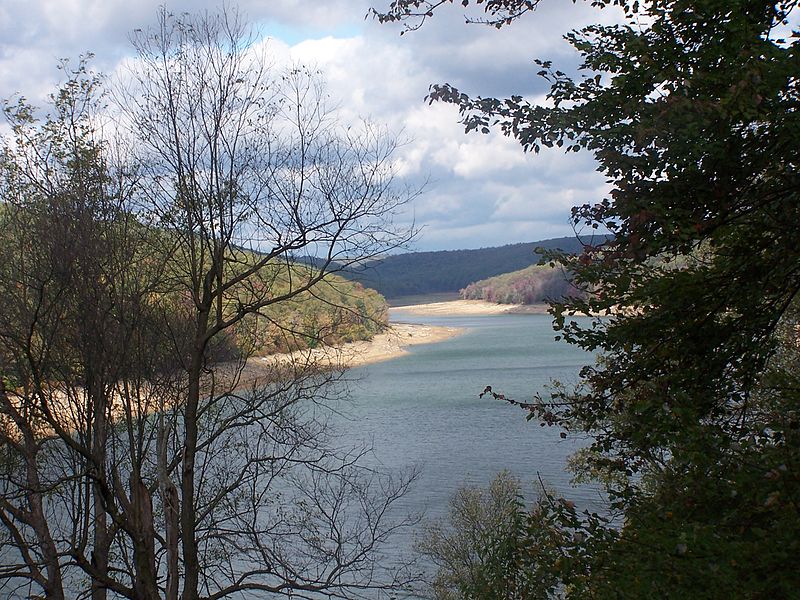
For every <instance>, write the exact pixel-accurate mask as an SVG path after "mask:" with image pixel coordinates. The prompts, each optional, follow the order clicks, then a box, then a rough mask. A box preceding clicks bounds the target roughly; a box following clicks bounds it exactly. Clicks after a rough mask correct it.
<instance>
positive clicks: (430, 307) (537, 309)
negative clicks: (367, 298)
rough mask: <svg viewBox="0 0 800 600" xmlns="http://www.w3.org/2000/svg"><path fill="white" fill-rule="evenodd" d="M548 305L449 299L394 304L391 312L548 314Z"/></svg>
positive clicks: (425, 314)
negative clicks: (403, 304)
mask: <svg viewBox="0 0 800 600" xmlns="http://www.w3.org/2000/svg"><path fill="white" fill-rule="evenodd" d="M547 309H548V305H547V304H544V303H541V304H497V303H495V302H487V301H485V300H449V301H447V302H430V303H427V304H411V305H409V306H393V307H391V308H389V314H390V315H391V314H396V313H408V314H411V315H420V316H431V317H435V316H465V317H467V316H480V315H502V314H535V315H539V314H541V315H544V314H547Z"/></svg>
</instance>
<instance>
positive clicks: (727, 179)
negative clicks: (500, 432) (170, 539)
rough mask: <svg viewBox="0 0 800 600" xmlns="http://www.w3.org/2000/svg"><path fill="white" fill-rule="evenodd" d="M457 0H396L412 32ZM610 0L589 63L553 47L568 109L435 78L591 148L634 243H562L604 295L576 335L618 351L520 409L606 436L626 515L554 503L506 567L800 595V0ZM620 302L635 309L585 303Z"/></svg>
mask: <svg viewBox="0 0 800 600" xmlns="http://www.w3.org/2000/svg"><path fill="white" fill-rule="evenodd" d="M451 4H452V3H451V2H447V1H441V2H432V1H431V2H429V1H427V0H395V1H394V2H392V3H391V5H389V6H388V12H387V13H385V14H382V15H379V16H380V18H381V20H383V21H403V22H405V23H407V24H408V26H409V28H411V29H413V28H414V27H418V26H420V25H422V24H423V22H424V21H425V19H429V18H432V17H434V15H435V14H436V12H437V11H439V10H444V9H446V8H447V6H448V5H451ZM462 4H463V5H464V6H465V7H468V8H467V9H468V10H469V7H470V6H477V7H478V8H477V10H478V11H480V12H479V14H477V15H475V14H474V13H472V15H473V16H472V20H473V21H475V20H478V21H481V22H483V23H485V24H486V23H488V24H489V25H493V26H496V27H503V26H513V24H514V23H515V22H516V21H517V20H518V19H521V18H533V19H535V18H536V15H535V8H536V6H537V5H538V4H539V2H538V1H536V0H533V1H528V0H511V1H507V0H502V1H500V0H497V1H495V0H486V1H484V2H481V1H478V2H477V3H475V2H470V1H469V0H465V1H464V2H462ZM592 4H593V5H594V6H597V7H599V8H603V7H608V6H611V5H615V6H618V7H620V8H621V9H622V11H623V12H624V18H622V22H620V23H619V24H617V25H593V26H588V27H585V28H583V29H581V30H579V31H573V32H568V33H567V34H566V39H567V40H568V41H569V42H570V43H571V44H572V45H573V47H574V48H575V49H576V50H577V51H578V52H579V53H580V55H581V57H582V59H583V64H582V70H583V73H582V74H581V75H580V76H579V77H571V76H569V75H567V74H565V73H563V72H561V71H558V70H557V69H556V68H555V67H554V66H553V65H552V64H551V63H550V62H549V61H547V60H542V61H539V65H540V69H541V72H540V74H541V75H542V76H543V77H545V78H546V79H547V80H548V81H549V82H550V84H551V87H550V92H549V94H548V100H549V104H547V105H534V104H531V103H530V102H528V101H527V100H526V99H525V98H523V97H521V96H512V97H510V98H505V99H504V98H483V97H470V96H469V95H468V94H465V93H462V92H461V91H459V90H456V89H454V88H453V87H452V86H449V85H446V84H445V85H434V86H432V88H431V94H430V96H431V98H432V99H433V100H436V101H446V102H451V103H454V104H456V105H457V106H458V107H459V109H460V111H461V116H462V119H463V123H464V124H465V127H466V129H467V131H473V130H475V131H482V130H488V129H489V128H491V127H499V128H500V129H501V130H502V131H503V132H505V133H506V134H507V135H510V136H513V137H515V138H516V139H517V140H518V141H519V142H520V144H521V145H522V147H523V149H524V150H527V151H531V150H532V151H538V150H539V149H540V148H542V147H554V146H557V147H560V148H564V149H565V150H566V151H573V150H574V151H579V150H587V151H589V152H592V153H593V154H594V156H595V157H596V158H597V160H598V162H599V165H600V168H601V170H602V172H603V173H604V174H605V175H606V176H607V178H608V180H609V181H610V183H611V184H612V190H611V192H610V194H609V196H608V197H607V198H603V199H600V198H598V199H597V201H596V202H595V203H593V204H589V205H585V206H580V207H576V208H575V209H574V210H573V220H574V222H575V224H576V226H582V225H588V226H598V227H601V226H602V227H607V228H608V229H609V230H610V231H611V232H612V233H613V234H614V239H613V240H612V241H609V242H607V243H605V244H602V245H598V246H596V247H590V248H587V249H586V250H585V251H584V252H583V254H582V255H581V256H579V257H564V256H562V257H555V256H554V257H553V258H554V260H557V261H558V262H560V263H561V264H563V265H564V266H565V268H567V269H569V270H570V271H572V272H574V273H575V281H576V283H577V284H578V285H579V286H582V287H583V289H585V291H586V292H587V294H588V295H587V297H585V298H572V299H569V300H566V301H564V302H560V303H556V304H555V305H553V307H552V313H553V315H554V319H555V326H556V329H557V330H558V331H559V334H560V335H561V336H563V337H564V338H565V339H566V340H567V341H568V342H570V343H573V344H577V345H579V346H581V347H582V348H585V349H586V350H588V351H591V352H597V353H599V354H600V358H599V360H598V362H597V364H594V365H589V366H587V367H585V368H584V369H583V371H582V383H581V385H580V387H578V388H577V389H574V390H572V389H559V388H556V389H555V391H554V393H553V394H552V395H549V396H545V397H542V398H540V399H538V401H536V402H532V403H523V404H521V406H522V407H523V408H524V409H525V410H526V411H528V412H529V414H530V416H531V417H532V418H537V419H541V420H542V421H543V422H544V423H548V424H551V425H558V426H561V427H563V428H564V434H565V435H569V434H571V433H573V432H574V433H575V434H588V435H589V436H591V440H592V442H591V444H590V446H589V447H588V448H587V449H585V450H584V451H583V452H582V453H581V454H580V455H579V456H578V457H576V460H575V466H576V468H577V469H578V473H579V474H580V475H581V476H582V477H588V478H593V479H596V480H598V481H600V482H602V483H603V484H604V485H605V486H606V488H607V490H608V493H609V497H610V499H611V503H612V507H613V508H614V509H616V510H617V511H619V512H620V513H621V515H622V519H620V521H619V522H618V524H617V526H611V525H610V524H609V523H607V522H606V521H605V519H603V518H601V517H599V516H597V515H590V514H580V513H579V512H578V511H577V510H576V508H575V507H574V505H573V504H572V503H570V502H568V501H566V500H563V499H557V498H552V497H548V498H546V500H545V502H544V503H543V504H542V505H541V506H544V508H545V510H544V511H541V510H537V512H535V513H533V514H532V515H531V517H530V519H529V520H527V522H526V524H525V526H523V527H522V528H521V529H520V531H521V533H523V534H524V535H523V538H522V539H521V541H519V542H518V543H519V544H520V546H521V547H522V548H523V549H524V550H525V552H527V559H526V560H516V561H514V562H513V564H508V571H507V572H506V573H500V574H497V573H496V574H495V575H496V576H497V577H500V578H501V579H504V578H514V577H515V576H516V573H517V569H525V570H533V571H534V572H541V573H542V574H543V575H544V574H546V573H548V572H549V573H553V574H555V575H556V576H557V579H558V580H559V581H560V583H558V584H547V585H546V589H544V590H543V591H542V593H543V595H550V596H552V595H565V596H567V597H571V598H637V599H638V598H688V597H691V598H790V597H793V596H795V595H796V593H797V589H798V587H799V586H800V580H798V573H800V571H798V569H797V552H798V550H799V549H800V548H798V543H800V542H798V538H800V535H799V534H800V530H799V528H798V523H800V519H799V518H798V517H800V514H798V504H797V499H798V497H800V472H798V464H800V438H798V432H800V427H798V419H797V415H798V409H800V397H799V396H798V391H797V390H798V389H800V386H798V379H797V378H798V375H797V370H796V364H797V360H798V342H797V336H798V333H797V332H798V300H797V294H798V291H800V269H798V265H799V264H800V239H798V237H800V228H798V227H797V223H798V221H799V220H800V219H798V217H800V215H798V206H800V203H798V193H799V192H800V173H798V161H799V160H800V156H798V152H800V146H798V144H797V140H798V139H800V120H799V119H798V114H800V112H799V111H798V106H799V105H800V88H798V73H800V63H798V47H800V46H799V44H800V41H798V39H799V36H798V33H797V32H793V31H791V30H790V28H789V27H788V26H787V23H788V19H790V18H796V15H797V2H796V1H795V0H773V1H766V0H725V1H720V0H638V1H635V2H634V1H628V0H614V1H611V0H598V1H596V2H592ZM481 9H482V10H481ZM530 13H533V14H530ZM601 284H602V285H601ZM597 289H600V290H601V292H599V293H596V294H592V293H591V291H592V290H597ZM617 304H620V305H622V306H625V307H627V308H628V309H629V310H625V311H624V312H622V313H616V314H614V315H613V317H611V318H608V319H589V320H569V319H568V318H567V317H568V316H569V315H573V314H583V315H587V316H590V315H592V314H598V313H601V314H602V313H603V312H604V311H612V313H613V312H614V309H615V305H617ZM587 323H590V325H587ZM492 383H494V384H495V388H497V387H498V386H497V382H492ZM487 394H489V395H494V396H495V397H496V398H500V399H504V398H503V397H502V396H501V395H499V394H496V392H492V391H491V390H487ZM516 404H519V403H516ZM543 534H547V535H543ZM542 581H546V579H545V578H544V577H542ZM456 597H465V598H477V597H479V595H476V594H475V593H473V592H472V591H471V590H466V591H463V590H462V591H461V592H459V593H458V595H457V596H456Z"/></svg>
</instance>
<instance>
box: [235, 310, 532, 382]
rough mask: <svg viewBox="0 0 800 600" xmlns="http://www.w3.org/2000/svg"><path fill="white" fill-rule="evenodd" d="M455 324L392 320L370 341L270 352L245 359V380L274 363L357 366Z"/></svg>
mask: <svg viewBox="0 0 800 600" xmlns="http://www.w3.org/2000/svg"><path fill="white" fill-rule="evenodd" d="M546 312H547V305H546V304H537V305H530V306H523V305H519V304H494V303H492V302H484V301H483V300H452V301H448V302H433V303H430V304H414V305H410V306H398V307H393V308H390V309H389V313H390V315H391V317H392V318H393V319H394V318H397V317H400V318H402V315H403V314H411V315H416V316H470V315H496V314H503V313H546ZM463 331H464V329H460V328H458V327H443V326H437V325H423V324H417V323H393V324H392V325H390V327H389V328H388V330H387V331H386V332H384V333H381V334H379V335H376V336H375V337H374V338H373V339H372V340H370V341H360V342H352V343H349V344H344V345H342V346H336V347H324V348H315V349H313V350H301V351H298V352H292V353H291V354H273V355H271V356H267V357H263V358H251V359H250V360H249V361H248V363H247V369H246V370H247V373H246V374H245V376H244V379H245V380H252V379H255V378H258V377H259V376H261V375H263V374H265V373H266V371H265V369H270V371H271V369H272V367H274V365H275V364H276V363H278V364H284V365H285V364H289V363H295V364H319V365H324V366H327V367H332V368H342V367H359V366H361V365H366V364H370V363H375V362H381V361H384V360H390V359H392V358H397V357H398V356H402V355H403V354H406V353H407V350H406V348H407V347H408V346H414V345H416V344H432V343H435V342H441V341H442V340H446V339H448V338H451V337H453V336H456V335H458V334H460V333H462V332H463Z"/></svg>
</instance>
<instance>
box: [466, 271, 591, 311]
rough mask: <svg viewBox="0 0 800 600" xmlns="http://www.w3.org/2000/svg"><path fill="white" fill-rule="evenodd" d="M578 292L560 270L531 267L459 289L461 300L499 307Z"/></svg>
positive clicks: (542, 300)
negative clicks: (498, 304)
mask: <svg viewBox="0 0 800 600" xmlns="http://www.w3.org/2000/svg"><path fill="white" fill-rule="evenodd" d="M579 295H580V292H579V291H578V289H577V288H576V287H575V286H574V285H573V284H572V283H571V282H570V277H569V276H568V275H567V274H566V273H565V272H564V271H563V270H562V269H560V268H557V267H551V266H550V265H531V266H530V267H525V268H524V269H521V270H519V271H513V272H511V273H505V274H503V275H496V276H494V277H490V278H488V279H483V280H481V281H476V282H475V283H471V284H469V285H468V286H466V287H465V288H464V289H462V290H461V297H462V298H464V299H465V300H486V301H487V302H498V303H500V304H537V303H540V302H545V301H547V300H550V299H553V300H556V299H560V298H565V297H568V296H579Z"/></svg>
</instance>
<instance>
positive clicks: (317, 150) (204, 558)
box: [0, 10, 410, 600]
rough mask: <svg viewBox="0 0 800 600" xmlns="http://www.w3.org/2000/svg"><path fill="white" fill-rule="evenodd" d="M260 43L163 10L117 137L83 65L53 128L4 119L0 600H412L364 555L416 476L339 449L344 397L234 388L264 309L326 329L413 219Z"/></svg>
mask: <svg viewBox="0 0 800 600" xmlns="http://www.w3.org/2000/svg"><path fill="white" fill-rule="evenodd" d="M254 41H255V40H254V38H253V37H251V36H250V35H249V34H248V30H247V28H246V27H244V26H243V25H242V24H241V23H240V21H239V19H238V17H237V15H236V14H235V13H234V12H232V11H230V10H228V11H223V12H221V13H217V14H211V15H209V14H207V15H205V16H203V17H197V18H195V17H192V16H191V15H182V16H180V17H177V16H174V15H171V14H169V13H167V12H166V10H162V11H161V13H160V20H159V25H158V27H156V29H154V30H150V31H141V32H137V34H136V35H135V38H134V44H135V47H136V50H137V54H138V56H137V59H136V60H135V61H132V62H131V63H130V65H131V72H130V73H129V77H128V78H127V81H128V83H129V87H128V88H127V89H125V90H116V92H115V95H114V99H115V101H118V104H115V106H116V108H114V109H113V112H112V116H113V117H114V119H113V122H116V123H119V124H121V125H123V126H124V127H126V129H123V130H121V131H119V132H112V128H111V122H110V121H109V120H106V117H107V116H108V115H109V112H108V111H107V110H104V107H103V105H104V103H105V102H106V100H107V98H104V97H102V96H101V95H100V80H99V78H98V77H97V76H95V75H94V74H92V73H91V72H88V71H87V68H86V65H85V63H81V64H80V65H79V66H78V67H77V68H76V69H75V70H73V71H70V70H69V67H68V65H65V73H66V75H67V77H68V80H67V81H66V83H65V84H64V85H63V86H62V88H61V89H60V90H58V91H57V92H56V93H55V94H54V96H53V98H52V100H53V105H52V108H51V111H50V113H49V115H48V116H47V117H46V118H45V119H44V121H39V120H38V119H37V117H36V111H35V110H34V109H33V108H32V107H30V106H29V105H27V104H26V103H25V102H24V101H23V100H20V101H19V102H18V103H16V104H14V105H9V106H6V107H5V108H6V110H5V112H6V116H7V119H8V121H9V124H10V126H11V128H12V134H11V135H10V136H9V137H8V138H7V139H6V140H4V144H3V153H2V157H0V161H1V162H0V169H1V171H2V179H0V193H1V194H2V210H0V220H2V227H1V228H0V235H2V247H3V248H4V251H3V253H2V254H0V294H2V296H3V299H4V301H3V308H2V310H0V325H1V327H0V369H1V370H2V373H1V374H2V377H1V378H0V452H1V453H2V454H1V455H0V525H1V526H2V527H0V531H1V533H0V554H2V567H0V590H2V594H3V595H4V596H7V597H14V596H17V597H47V598H53V599H59V598H68V597H90V598H92V600H105V599H106V598H111V597H123V598H131V599H134V598H135V599H137V600H141V599H155V598H167V599H169V600H176V599H177V598H178V597H181V598H183V599H184V600H194V599H197V598H200V597H203V598H224V597H230V596H237V597H238V596H240V595H242V594H247V593H250V594H272V593H279V594H291V593H292V592H295V593H297V594H299V595H302V596H304V597H322V596H324V597H330V596H331V595H333V596H339V597H349V596H353V595H357V594H362V593H370V592H369V591H370V590H376V589H385V588H395V587H397V586H400V585H402V584H403V583H404V582H405V581H408V577H409V575H408V574H407V573H405V572H404V571H403V569H402V565H384V564H382V563H380V562H379V561H378V560H377V555H376V551H378V550H379V549H380V548H381V546H382V544H384V543H385V542H386V540H387V538H388V536H389V535H390V534H391V533H392V532H393V531H395V530H396V529H397V528H398V527H403V526H404V525H407V524H408V521H406V520H404V519H403V518H402V517H400V518H398V519H393V520H390V519H389V517H388V515H387V509H388V507H389V506H390V505H391V504H393V503H394V502H395V501H396V500H397V499H398V498H399V497H400V496H402V494H403V493H404V492H405V490H406V489H407V486H408V484H409V481H410V475H409V474H406V475H400V476H399V477H390V476H388V475H385V474H381V473H379V472H376V471H375V469H374V468H367V467H365V466H362V465H361V460H360V459H361V457H362V456H363V453H364V452H366V449H341V448H339V447H338V444H337V443H336V442H335V440H334V439H332V438H331V433H330V432H329V431H328V429H327V421H328V419H327V415H328V414H329V411H330V410H331V409H332V408H333V407H332V405H331V403H333V402H335V401H336V399H337V395H338V394H339V393H340V392H337V389H338V388H332V387H330V385H329V384H330V383H335V382H336V381H337V380H338V378H339V376H340V373H338V372H335V371H330V370H322V369H319V368H317V367H316V365H314V364H310V363H308V362H302V363H294V364H289V365H283V366H280V367H279V366H278V365H276V366H275V369H276V370H275V371H274V372H273V374H272V375H271V376H270V377H267V378H266V379H267V380H266V381H256V382H255V383H253V384H252V385H250V386H249V388H248V389H246V390H242V389H241V376H242V372H243V368H244V364H245V361H246V359H247V357H248V356H249V355H250V353H251V352H252V351H253V349H254V346H255V345H254V344H251V343H248V342H247V340H248V339H250V338H249V337H248V336H250V335H251V334H252V327H254V326H257V325H256V324H258V323H261V322H263V319H266V320H270V319H272V320H271V322H272V324H274V325H276V326H281V325H282V323H281V321H280V319H281V318H282V317H280V316H278V317H276V316H275V313H274V312H271V311H278V314H279V315H280V314H281V311H283V310H287V308H286V305H292V303H296V302H300V301H302V300H303V296H304V295H314V296H316V297H317V298H318V299H320V301H322V302H325V303H329V304H330V305H333V304H337V305H338V301H339V299H340V298H341V296H340V294H349V293H350V291H349V290H353V289H354V288H353V287H352V285H351V284H346V285H344V284H343V287H340V288H339V289H335V288H336V282H337V281H339V280H336V279H332V278H331V277H330V274H331V273H332V272H333V271H335V270H337V269H341V268H343V267H346V266H347V264H348V261H350V260H353V261H358V260H364V259H367V258H370V257H373V256H375V255H377V254H381V253H383V252H386V251H388V250H391V249H392V248H395V247H397V246H398V245H402V244H403V243H404V242H405V241H407V239H408V235H409V232H404V231H398V230H396V229H395V228H394V227H393V225H392V223H391V218H392V215H393V214H394V212H395V210H396V209H397V208H399V207H400V206H401V205H402V204H403V202H404V201H405V199H406V197H405V196H404V195H402V194H396V193H395V192H394V188H393V186H392V166H391V153H392V151H393V148H394V144H393V142H392V140H391V138H390V137H387V136H386V135H385V133H384V132H383V131H381V130H380V129H377V128H374V127H372V126H369V125H365V126H364V127H363V128H361V129H360V130H359V129H358V128H353V129H347V128H345V127H342V126H340V125H339V124H338V123H337V121H336V118H335V114H334V113H333V112H332V111H331V110H329V109H328V108H327V107H326V106H325V94H324V91H323V89H322V88H321V87H320V84H319V80H318V78H317V76H316V75H315V74H313V73H308V72H306V71H303V70H301V69H294V70H291V71H288V72H283V71H282V72H275V71H271V70H270V69H268V68H267V66H266V65H268V64H269V62H268V61H266V60H265V57H264V56H261V55H258V54H257V53H255V47H254V45H253V42H254ZM297 254H301V255H303V256H305V255H308V254H313V255H315V256H317V257H320V258H321V259H322V260H321V261H320V262H319V263H317V264H316V265H315V266H308V265H306V266H303V267H302V268H299V267H297V266H296V265H297V260H296V259H297ZM322 287H327V288H328V289H327V290H322V289H321V288H322ZM337 294H339V295H338V296H337ZM364 309H365V312H366V309H367V307H366V306H365V307H364ZM344 314H346V313H343V315H342V318H344ZM361 316H362V315H361V311H360V309H359V318H361ZM333 320H334V319H332V321H333ZM329 324H330V325H333V322H331V323H329ZM297 325H298V326H300V327H301V329H302V331H301V333H302V334H303V335H304V336H306V337H309V338H312V337H314V336H317V338H316V339H318V338H319V337H320V336H322V334H321V332H320V331H319V330H313V331H312V330H310V329H305V324H302V323H298V324H297ZM295 329H296V327H295V324H292V325H291V326H289V327H284V330H285V331H286V333H287V335H289V334H292V333H294V330H295ZM232 350H233V352H232Z"/></svg>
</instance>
